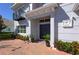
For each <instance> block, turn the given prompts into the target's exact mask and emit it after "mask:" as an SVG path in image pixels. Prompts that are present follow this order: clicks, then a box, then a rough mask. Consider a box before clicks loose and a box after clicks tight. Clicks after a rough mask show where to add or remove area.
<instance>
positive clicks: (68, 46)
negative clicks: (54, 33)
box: [56, 40, 79, 55]
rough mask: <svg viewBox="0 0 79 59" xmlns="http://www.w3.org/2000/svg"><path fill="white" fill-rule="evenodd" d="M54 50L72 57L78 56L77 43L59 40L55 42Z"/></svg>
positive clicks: (78, 45)
mask: <svg viewBox="0 0 79 59" xmlns="http://www.w3.org/2000/svg"><path fill="white" fill-rule="evenodd" d="M56 48H57V49H59V50H61V51H65V52H67V53H70V54H73V55H79V42H76V41H73V42H63V41H61V40H60V41H57V42H56Z"/></svg>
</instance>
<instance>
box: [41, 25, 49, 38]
mask: <svg viewBox="0 0 79 59" xmlns="http://www.w3.org/2000/svg"><path fill="white" fill-rule="evenodd" d="M46 34H50V24H40V39H43V36H44V35H46Z"/></svg>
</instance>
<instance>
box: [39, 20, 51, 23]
mask: <svg viewBox="0 0 79 59" xmlns="http://www.w3.org/2000/svg"><path fill="white" fill-rule="evenodd" d="M43 22H50V19H42V20H40V23H43Z"/></svg>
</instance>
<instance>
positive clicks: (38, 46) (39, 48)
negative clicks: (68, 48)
mask: <svg viewBox="0 0 79 59" xmlns="http://www.w3.org/2000/svg"><path fill="white" fill-rule="evenodd" d="M0 55H68V54H67V53H65V52H62V51H58V50H55V49H51V48H49V47H46V46H45V45H44V44H42V43H29V44H28V43H27V42H26V43H25V42H24V41H22V40H18V39H16V40H6V41H0Z"/></svg>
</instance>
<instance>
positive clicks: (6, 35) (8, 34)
mask: <svg viewBox="0 0 79 59" xmlns="http://www.w3.org/2000/svg"><path fill="white" fill-rule="evenodd" d="M11 38H13V33H12V32H0V40H6V39H11Z"/></svg>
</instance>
